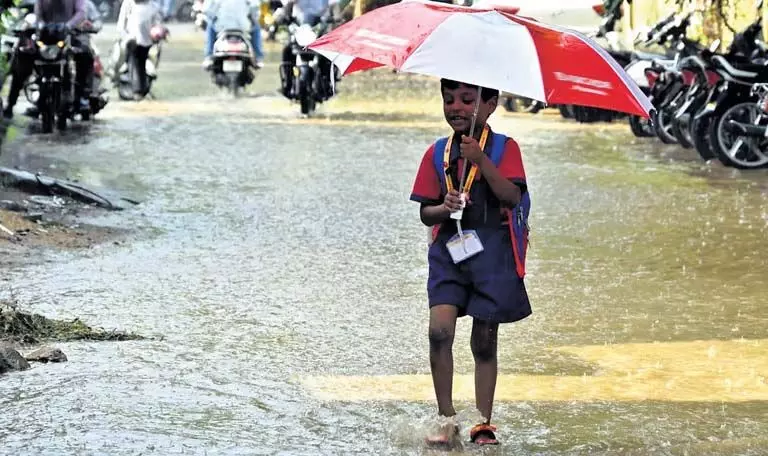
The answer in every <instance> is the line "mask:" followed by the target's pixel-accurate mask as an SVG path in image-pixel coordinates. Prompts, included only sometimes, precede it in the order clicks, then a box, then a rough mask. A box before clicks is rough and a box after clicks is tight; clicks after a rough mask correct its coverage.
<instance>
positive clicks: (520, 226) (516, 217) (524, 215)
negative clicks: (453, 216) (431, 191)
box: [433, 133, 531, 279]
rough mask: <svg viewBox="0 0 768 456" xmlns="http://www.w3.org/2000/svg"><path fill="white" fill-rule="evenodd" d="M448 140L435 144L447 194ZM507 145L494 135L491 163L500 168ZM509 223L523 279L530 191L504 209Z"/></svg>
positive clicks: (441, 178)
mask: <svg viewBox="0 0 768 456" xmlns="http://www.w3.org/2000/svg"><path fill="white" fill-rule="evenodd" d="M447 142H448V138H447V137H444V138H440V139H438V140H437V141H436V142H435V149H434V150H435V152H434V160H433V161H434V164H435V171H437V175H438V176H439V177H440V186H441V188H442V190H443V193H444V194H445V193H446V192H447V191H448V189H447V186H446V184H445V173H444V170H443V154H442V151H443V150H445V145H446V143H447ZM506 144H507V137H506V136H505V135H502V134H500V133H493V139H492V142H491V161H492V162H493V164H494V165H496V166H499V163H501V158H502V156H503V155H504V148H505V146H506ZM503 210H504V213H505V215H506V217H507V220H508V222H509V235H510V238H511V239H512V251H513V253H514V257H515V266H516V268H517V275H518V276H519V277H520V278H521V279H522V278H523V277H525V256H526V254H527V253H528V231H529V230H528V214H529V213H530V212H531V195H530V193H529V192H528V191H526V192H525V193H523V195H522V197H521V199H520V203H518V204H517V206H515V207H514V208H512V209H503Z"/></svg>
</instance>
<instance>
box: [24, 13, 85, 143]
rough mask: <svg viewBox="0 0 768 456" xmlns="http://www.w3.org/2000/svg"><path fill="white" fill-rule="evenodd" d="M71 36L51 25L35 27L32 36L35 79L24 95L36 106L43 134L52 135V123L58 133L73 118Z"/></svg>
mask: <svg viewBox="0 0 768 456" xmlns="http://www.w3.org/2000/svg"><path fill="white" fill-rule="evenodd" d="M73 33H75V32H74V31H71V30H69V29H68V28H67V27H66V26H65V25H64V24H57V23H53V24H45V25H43V26H40V27H38V28H37V30H36V32H35V33H34V35H33V37H32V38H33V41H34V42H35V44H36V52H35V67H34V70H35V74H36V77H35V80H34V82H32V83H30V84H28V87H27V88H25V93H26V94H28V95H27V96H28V98H29V99H30V101H33V102H34V103H35V104H36V105H37V108H38V111H39V112H40V118H41V121H42V130H43V133H51V132H53V127H54V122H55V124H56V128H57V129H58V130H65V129H66V128H67V120H68V119H69V118H70V117H71V116H72V115H73V109H72V108H73V104H74V89H75V85H74V83H73V81H74V64H73V61H72V59H71V55H72V54H73V52H75V51H74V50H73V48H72V44H71V38H72V35H73ZM35 92H36V94H35ZM32 94H35V95H36V96H35V95H32Z"/></svg>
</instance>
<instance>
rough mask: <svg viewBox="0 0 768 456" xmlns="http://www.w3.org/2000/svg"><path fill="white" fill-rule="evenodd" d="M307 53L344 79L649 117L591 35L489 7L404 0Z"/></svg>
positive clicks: (643, 100)
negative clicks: (434, 85)
mask: <svg viewBox="0 0 768 456" xmlns="http://www.w3.org/2000/svg"><path fill="white" fill-rule="evenodd" d="M308 48H310V49H312V50H314V51H316V52H318V53H320V54H322V55H324V56H325V57H327V58H328V59H330V60H331V61H333V63H334V64H335V65H336V66H337V67H338V68H339V70H340V71H341V73H342V74H345V75H346V74H350V73H353V72H356V71H361V70H367V69H372V68H376V67H381V66H388V67H392V68H395V69H397V70H399V71H403V72H408V73H418V74H424V75H430V76H435V77H439V78H448V79H453V80H456V81H461V82H465V83H469V84H475V85H478V86H483V87H489V88H494V89H499V90H501V91H504V92H508V93H512V94H516V95H519V96H523V97H527V98H532V99H534V100H539V101H542V102H544V103H547V104H572V105H580V106H592V107H597V108H604V109H611V110H615V111H621V112H626V113H629V114H635V115H639V116H643V117H648V114H649V112H650V110H651V109H653V107H652V105H651V103H650V101H649V100H648V98H647V97H646V96H645V95H644V94H643V93H642V91H641V90H640V88H639V87H638V86H637V84H636V83H635V82H634V81H633V80H632V79H631V78H630V77H629V76H628V75H627V74H626V72H625V71H624V69H623V68H621V66H620V65H619V64H618V63H616V61H615V60H613V58H612V57H611V56H610V55H609V54H608V53H607V52H606V51H605V50H604V49H603V48H601V47H600V45H598V44H597V43H596V42H594V41H593V40H591V39H590V38H588V37H586V36H584V35H582V34H580V33H578V32H575V31H573V30H567V29H564V28H562V27H555V26H552V25H547V24H543V23H541V22H537V21H534V20H531V19H527V18H524V17H520V16H515V15H513V14H509V13H505V12H502V11H497V10H494V9H482V8H470V7H462V6H455V5H448V4H443V3H436V2H430V1H425V0H404V1H402V2H400V3H395V4H393V5H388V6H384V7H381V8H378V9H375V10H373V11H371V12H368V13H366V14H363V15H362V16H360V17H358V18H356V19H353V20H352V21H350V22H347V23H345V24H343V25H341V26H340V27H338V28H336V29H335V30H333V31H331V32H330V33H328V34H326V35H323V36H321V37H319V38H318V39H316V40H315V41H314V42H313V43H312V44H310V45H309V46H308Z"/></svg>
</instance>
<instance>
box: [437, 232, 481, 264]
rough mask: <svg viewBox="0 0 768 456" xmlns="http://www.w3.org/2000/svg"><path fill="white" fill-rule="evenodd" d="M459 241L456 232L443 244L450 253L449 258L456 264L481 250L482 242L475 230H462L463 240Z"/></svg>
mask: <svg viewBox="0 0 768 456" xmlns="http://www.w3.org/2000/svg"><path fill="white" fill-rule="evenodd" d="M461 241H462V240H461V239H459V235H458V234H456V235H454V236H453V237H452V238H451V239H450V240H449V241H448V242H447V243H446V244H445V245H446V247H448V253H450V254H451V258H453V262H454V263H456V264H458V263H461V262H462V261H464V260H466V259H467V258H469V257H472V256H475V255H477V254H478V253H480V252H482V251H483V243H482V242H480V238H479V237H477V233H476V232H475V230H467V231H464V242H461Z"/></svg>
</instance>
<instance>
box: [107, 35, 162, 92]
mask: <svg viewBox="0 0 768 456" xmlns="http://www.w3.org/2000/svg"><path fill="white" fill-rule="evenodd" d="M149 34H150V36H151V37H152V46H151V47H150V49H149V54H148V56H147V60H146V62H145V68H146V73H147V84H146V87H145V89H144V93H140V94H138V95H139V97H140V98H143V97H145V96H147V94H149V93H150V92H151V90H152V83H153V82H154V81H155V79H157V67H158V66H159V65H160V56H161V55H162V51H163V48H162V47H163V41H167V40H168V37H169V36H170V32H169V31H168V28H167V27H166V26H164V25H160V24H155V25H153V26H152V28H151V29H150V32H149ZM115 45H116V46H120V45H121V43H115ZM122 45H123V46H125V51H124V52H126V55H127V57H126V59H125V63H123V65H122V66H121V67H120V70H119V72H118V75H117V83H116V85H117V94H118V96H119V97H120V99H121V100H125V101H132V100H136V96H135V95H136V94H134V89H133V88H134V86H135V85H137V83H138V78H139V72H138V70H137V65H136V54H135V52H134V49H135V46H136V42H135V41H133V40H130V41H127V42H125V43H123V44H122Z"/></svg>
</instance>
